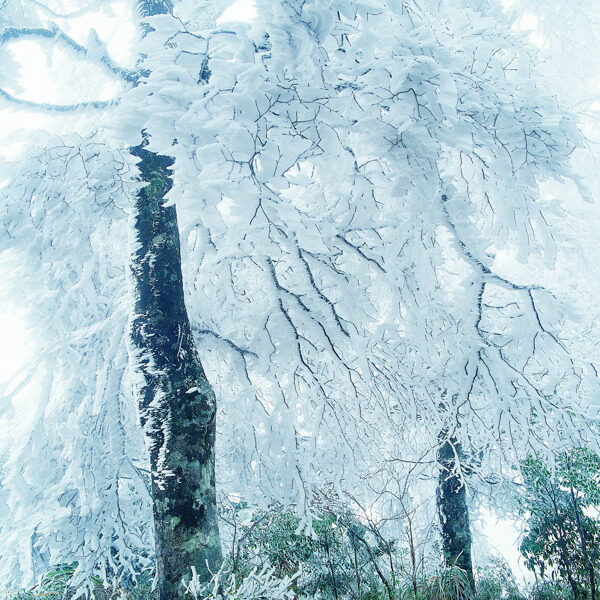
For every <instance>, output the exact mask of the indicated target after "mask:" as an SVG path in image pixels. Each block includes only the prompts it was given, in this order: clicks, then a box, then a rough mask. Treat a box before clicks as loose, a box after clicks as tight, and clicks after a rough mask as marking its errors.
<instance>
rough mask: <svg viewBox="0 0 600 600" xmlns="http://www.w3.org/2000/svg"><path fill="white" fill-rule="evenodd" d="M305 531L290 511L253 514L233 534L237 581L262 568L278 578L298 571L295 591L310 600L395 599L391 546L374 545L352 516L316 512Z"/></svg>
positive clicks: (230, 562)
mask: <svg viewBox="0 0 600 600" xmlns="http://www.w3.org/2000/svg"><path fill="white" fill-rule="evenodd" d="M245 508H246V506H245V505H243V504H240V505H239V507H236V508H235V509H232V510H238V511H239V510H242V509H245ZM307 529H308V528H307V527H306V526H303V523H302V522H301V521H300V519H299V517H298V516H297V515H295V514H294V512H293V511H291V510H284V509H282V508H276V509H274V510H270V511H258V510H257V511H254V512H253V514H252V515H251V518H250V519H249V520H248V521H247V522H246V523H245V524H244V525H243V526H242V527H241V528H240V530H239V531H237V533H236V536H235V540H234V544H233V549H232V553H231V555H230V556H229V558H228V566H229V568H231V569H232V570H234V571H237V572H239V573H240V574H241V575H246V574H247V572H248V571H249V570H250V569H252V568H254V567H255V566H256V565H262V564H264V563H267V564H269V565H271V566H272V567H273V568H274V570H275V574H276V576H278V577H285V576H291V575H292V574H294V573H296V572H298V571H300V573H301V574H300V576H299V577H298V579H296V580H295V581H294V590H295V592H296V593H297V594H298V595H300V596H306V597H311V598H328V599H334V600H339V599H341V598H347V597H352V598H353V599H356V600H376V599H378V598H383V597H388V598H389V596H390V594H391V593H392V594H393V585H394V584H393V577H392V575H391V573H390V568H389V566H387V565H389V564H390V560H389V559H390V553H392V552H393V545H391V544H387V545H386V544H385V543H382V540H377V539H376V537H375V536H374V534H373V532H372V531H370V530H369V529H368V528H367V527H366V526H365V525H364V524H362V523H360V522H359V521H358V519H357V518H356V517H355V516H354V515H351V514H350V513H349V512H348V511H340V513H339V514H335V513H333V512H331V511H329V510H326V509H320V510H316V511H315V515H314V518H313V520H312V530H310V531H307Z"/></svg>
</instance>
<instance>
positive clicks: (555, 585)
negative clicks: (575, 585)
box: [529, 580, 573, 600]
mask: <svg viewBox="0 0 600 600" xmlns="http://www.w3.org/2000/svg"><path fill="white" fill-rule="evenodd" d="M529 600H573V592H572V590H571V588H570V587H569V586H568V585H565V584H564V583H562V582H560V581H548V580H542V581H540V582H539V583H537V584H536V585H535V586H534V587H533V589H532V590H531V593H530V594H529Z"/></svg>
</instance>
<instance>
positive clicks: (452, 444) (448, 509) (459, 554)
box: [436, 438, 475, 588]
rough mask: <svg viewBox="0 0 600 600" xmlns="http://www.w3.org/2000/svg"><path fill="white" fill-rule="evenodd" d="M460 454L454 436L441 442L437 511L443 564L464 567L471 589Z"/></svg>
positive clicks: (465, 496) (469, 539)
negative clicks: (459, 464) (459, 469)
mask: <svg viewBox="0 0 600 600" xmlns="http://www.w3.org/2000/svg"><path fill="white" fill-rule="evenodd" d="M460 456H461V448H460V444H459V443H458V441H457V440H456V439H455V438H450V439H449V440H446V441H444V442H443V443H442V445H441V446H440V448H439V449H438V453H437V461H438V464H439V466H440V472H439V478H438V486H437V498H436V500H437V510H438V517H439V521H440V530H441V534H442V549H443V552H444V560H445V563H446V566H447V567H452V566H456V567H459V568H461V569H463V571H465V572H466V573H467V576H468V578H469V582H470V583H471V586H472V587H473V588H474V587H475V580H474V578H473V563H472V561H471V541H472V538H471V526H470V523H469V508H468V506H467V490H466V487H465V482H464V481H463V480H462V479H461V477H460V475H459V474H458V472H457V457H460Z"/></svg>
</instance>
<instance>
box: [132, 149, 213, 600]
mask: <svg viewBox="0 0 600 600" xmlns="http://www.w3.org/2000/svg"><path fill="white" fill-rule="evenodd" d="M132 154H134V155H135V156H139V157H140V158H141V162H140V163H139V168H140V172H141V177H142V180H143V181H144V182H147V185H146V186H145V187H144V188H143V189H141V190H140V192H139V193H138V195H137V198H136V203H135V214H134V217H133V227H132V232H133V234H134V237H135V238H136V239H134V240H132V244H133V248H132V256H131V273H132V280H133V286H134V290H135V306H134V312H133V315H132V318H131V331H130V335H131V348H132V352H133V354H134V359H135V365H136V369H137V372H136V376H137V378H138V382H137V390H136V391H137V397H138V406H139V413H140V419H141V424H142V426H143V428H144V432H145V435H146V440H147V446H148V450H149V454H150V464H151V469H152V476H151V479H152V500H153V511H154V527H155V536H156V537H155V539H156V560H157V570H158V579H159V589H160V598H161V600H171V599H173V598H176V597H177V596H178V595H179V594H180V593H181V589H180V583H181V579H182V577H184V576H188V575H189V574H190V567H191V566H192V565H194V566H195V567H196V569H197V571H198V572H199V574H200V575H201V576H202V577H204V579H208V578H209V577H210V570H213V571H214V570H216V569H218V568H219V566H220V563H221V547H220V540H219V531H218V524H217V508H216V495H215V455H214V448H215V418H216V403H215V396H214V393H213V391H212V389H211V387H210V385H209V383H208V381H207V379H206V376H205V374H204V370H203V368H202V365H201V363H200V360H199V357H198V354H197V351H196V348H195V345H194V340H193V336H192V331H191V327H190V322H189V319H188V315H187V311H186V307H185V303H184V294H183V281H182V274H181V257H180V246H179V230H178V226H177V215H176V212H175V208H174V207H173V206H169V207H165V206H163V203H164V197H165V194H166V193H167V192H168V191H169V189H170V188H171V185H172V184H171V179H170V170H169V167H170V166H171V165H172V163H173V159H171V158H169V157H166V156H160V155H158V154H155V153H152V152H149V151H147V150H145V149H144V147H143V145H142V146H139V147H136V148H134V149H132Z"/></svg>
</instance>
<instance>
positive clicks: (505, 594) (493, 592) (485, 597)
mask: <svg viewBox="0 0 600 600" xmlns="http://www.w3.org/2000/svg"><path fill="white" fill-rule="evenodd" d="M477 575H478V577H477V600H524V596H523V595H522V594H521V592H520V591H519V588H518V587H517V584H516V582H515V578H514V575H513V572H512V571H511V569H510V567H509V566H508V565H507V564H506V562H504V561H503V560H495V561H492V562H491V563H489V564H487V565H486V566H485V569H480V570H478V572H477ZM540 600H541V599H540Z"/></svg>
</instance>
